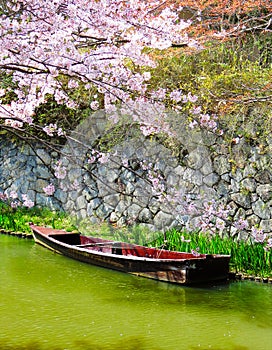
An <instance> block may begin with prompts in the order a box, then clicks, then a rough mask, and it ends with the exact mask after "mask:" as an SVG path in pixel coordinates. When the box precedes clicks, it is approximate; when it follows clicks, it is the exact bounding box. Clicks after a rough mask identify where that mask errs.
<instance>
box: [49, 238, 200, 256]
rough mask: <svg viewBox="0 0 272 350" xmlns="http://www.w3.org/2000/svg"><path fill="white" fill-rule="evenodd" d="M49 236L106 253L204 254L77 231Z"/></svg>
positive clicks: (138, 254)
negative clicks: (96, 236)
mask: <svg viewBox="0 0 272 350" xmlns="http://www.w3.org/2000/svg"><path fill="white" fill-rule="evenodd" d="M50 237H52V238H54V239H56V240H57V241H59V242H62V243H66V244H69V245H72V246H75V247H77V248H83V249H87V250H90V251H97V252H102V253H108V254H115V255H123V256H137V257H143V258H151V259H167V260H168V259H197V258H199V259H203V258H205V257H206V255H205V254H199V255H198V256H195V255H194V254H192V253H183V252H175V251H169V250H164V249H158V248H149V247H144V246H139V245H136V244H130V243H126V242H116V241H108V240H103V239H100V238H95V237H88V236H82V235H79V234H77V233H69V234H51V235H50Z"/></svg>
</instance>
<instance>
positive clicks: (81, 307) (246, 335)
mask: <svg viewBox="0 0 272 350" xmlns="http://www.w3.org/2000/svg"><path fill="white" fill-rule="evenodd" d="M0 349H1V350H3V349H5V350H11V349H16V350H23V349H24V350H43V349H46V350H47V349H50V350H64V349H67V350H87V349H88V350H114V349H121V350H123V349H124V350H147V349H148V350H167V349H168V350H179V349H182V350H184V349H186V350H196V349H216V350H246V349H247V350H251V349H252V350H270V349H272V285H268V284H261V283H257V282H245V281H242V282H231V283H227V284H217V285H211V286H202V287H194V288H191V287H181V286H176V285H169V284H167V283H163V282H156V281H152V280H149V279H144V278H140V277H136V276H132V275H127V274H123V273H120V272H115V271H110V270H107V269H103V268H98V267H95V266H90V265H87V264H84V263H80V262H77V261H74V260H72V259H69V258H66V257H63V256H60V255H57V254H55V253H53V252H51V251H49V250H47V249H45V248H43V247H41V246H38V245H37V244H35V243H34V242H33V241H32V240H24V239H20V238H16V237H12V236H5V235H0Z"/></svg>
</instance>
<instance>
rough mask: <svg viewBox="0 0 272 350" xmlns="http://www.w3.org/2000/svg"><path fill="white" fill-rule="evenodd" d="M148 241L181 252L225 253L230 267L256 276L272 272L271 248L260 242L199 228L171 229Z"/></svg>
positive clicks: (271, 274) (264, 275) (267, 274)
mask: <svg viewBox="0 0 272 350" xmlns="http://www.w3.org/2000/svg"><path fill="white" fill-rule="evenodd" d="M188 240H190V241H189V242H188ZM150 245H153V246H154V245H155V246H157V247H163V248H165V249H169V250H178V251H184V252H191V251H192V250H194V251H198V252H199V253H203V254H228V255H231V260H230V268H231V271H233V272H240V273H244V274H248V275H254V276H259V277H271V276H272V251H266V250H264V248H263V244H261V243H251V242H246V241H242V240H240V241H237V240H234V239H233V238H229V237H226V238H221V237H220V236H218V235H213V236H210V235H208V234H204V233H201V232H190V233H188V232H179V231H176V230H171V231H169V232H166V234H165V236H163V235H161V236H160V237H159V238H157V239H156V240H155V241H153V242H151V244H150Z"/></svg>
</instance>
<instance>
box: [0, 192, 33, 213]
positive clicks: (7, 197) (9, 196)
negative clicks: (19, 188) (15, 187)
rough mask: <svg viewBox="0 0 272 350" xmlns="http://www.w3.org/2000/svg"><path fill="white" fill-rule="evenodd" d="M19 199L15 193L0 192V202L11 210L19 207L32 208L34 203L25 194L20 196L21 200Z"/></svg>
mask: <svg viewBox="0 0 272 350" xmlns="http://www.w3.org/2000/svg"><path fill="white" fill-rule="evenodd" d="M19 197H20V196H19V194H18V193H17V192H15V191H10V192H9V193H7V192H0V201H3V202H5V203H8V204H9V205H10V206H11V208H14V209H15V208H17V207H20V206H23V207H26V208H32V207H33V206H34V204H35V203H34V202H33V201H32V200H31V199H29V198H28V196H27V195H26V194H22V195H21V199H20V198H19Z"/></svg>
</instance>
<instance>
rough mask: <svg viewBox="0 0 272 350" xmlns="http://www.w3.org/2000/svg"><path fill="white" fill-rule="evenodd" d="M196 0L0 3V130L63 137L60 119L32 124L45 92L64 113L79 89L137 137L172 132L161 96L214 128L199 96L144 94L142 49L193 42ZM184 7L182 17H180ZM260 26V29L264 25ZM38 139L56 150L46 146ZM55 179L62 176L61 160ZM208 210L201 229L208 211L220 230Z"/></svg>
mask: <svg viewBox="0 0 272 350" xmlns="http://www.w3.org/2000/svg"><path fill="white" fill-rule="evenodd" d="M193 3H194V4H195V3H196V2H195V1H193ZM202 3H203V2H199V6H198V7H195V5H194V4H192V7H190V8H189V7H188V6H187V7H186V4H185V2H182V1H181V2H176V1H165V2H161V1H157V0H150V1H142V0H132V1H121V0H103V1H101V0H53V1H52V0H20V1H15V0H11V1H1V2H0V48H1V50H0V74H2V75H4V76H5V77H9V79H10V86H7V85H5V86H0V129H2V130H6V131H9V132H11V133H15V134H16V135H19V136H20V137H22V138H26V137H28V136H31V138H32V139H35V137H36V139H39V137H37V136H35V135H36V134H35V132H34V133H33V132H31V130H37V131H38V132H39V133H44V135H46V136H48V137H60V138H61V137H64V138H67V139H69V138H71V135H70V134H69V130H64V129H63V128H61V127H60V126H59V124H60V123H59V122H58V121H57V122H55V121H54V122H50V121H49V123H47V124H40V123H39V122H38V121H39V118H38V116H37V115H36V112H37V109H38V108H39V106H41V105H44V104H46V102H47V101H48V99H50V98H51V99H52V98H53V99H54V101H56V103H58V104H60V105H65V106H66V107H67V108H68V109H70V110H73V109H74V110H77V109H80V105H79V103H78V99H76V98H74V92H75V91H76V90H77V89H78V90H80V91H84V93H85V94H87V95H89V100H90V108H91V109H92V110H97V109H100V108H103V109H104V110H105V111H106V113H107V116H108V119H109V120H110V121H111V123H113V124H114V123H118V121H119V118H120V111H121V114H122V115H124V114H125V115H126V116H127V117H128V120H129V122H130V123H131V124H133V123H134V124H138V125H139V127H140V130H141V131H142V133H143V134H144V135H145V136H148V135H151V134H156V133H162V132H163V133H166V134H167V135H170V136H173V135H174V130H171V125H170V124H169V123H167V118H166V114H167V113H166V107H165V102H167V105H168V106H171V107H172V108H173V109H174V110H175V111H180V110H182V109H183V106H184V105H186V108H187V110H189V112H190V114H191V116H192V119H191V124H190V125H189V127H191V128H194V127H196V126H197V125H199V126H202V127H206V128H208V129H209V130H211V131H212V132H218V133H219V134H220V133H221V131H220V130H219V129H218V123H217V117H216V116H211V115H209V114H207V113H204V112H203V113H202V110H201V106H199V105H198V104H197V99H198V98H197V96H194V95H193V94H191V93H186V94H184V93H183V92H182V91H179V90H174V91H168V90H167V89H158V90H152V89H151V87H150V84H149V81H150V78H151V74H150V69H151V68H154V67H155V65H156V63H155V61H154V60H152V58H151V55H149V54H148V53H149V50H151V49H152V50H154V49H155V50H164V49H167V48H170V47H177V46H187V47H191V48H192V49H200V48H201V46H200V41H201V40H200V38H197V39H198V40H196V39H195V38H194V37H192V36H191V35H190V31H191V29H194V28H199V26H201V25H202V24H203V23H204V22H203V20H204V19H205V16H206V13H207V11H206V8H204V7H203V6H204V5H203V4H202ZM187 5H190V4H189V3H188V4H187ZM193 5H194V6H193ZM188 11H189V12H190V15H189V16H188V15H185V14H186V13H187V12H188ZM203 16H204V17H203ZM264 25H265V24H264ZM266 25H267V28H268V22H267V23H266ZM239 28H240V27H239ZM232 29H233V28H232ZM237 30H238V29H237ZM239 30H240V29H239ZM216 32H217V33H216V34H217V37H223V36H224V37H226V35H227V34H226V27H222V28H218V29H216ZM214 33H215V32H214ZM228 33H230V31H229V32H228ZM11 85H12V86H11ZM154 111H155V112H156V113H154ZM154 115H156V116H159V117H156V118H154ZM73 141H75V140H74V139H73ZM45 144H46V145H47V146H48V147H51V148H53V147H55V145H54V143H52V142H48V141H46V143H45ZM90 154H91V155H92V156H91V157H90V161H92V158H94V160H97V159H98V158H99V161H100V162H104V161H107V155H105V154H103V153H101V152H99V151H98V150H95V149H94V150H90ZM123 162H124V160H123ZM148 171H149V170H148ZM149 173H150V174H152V176H151V177H150V178H149V182H150V183H151V184H152V185H153V187H154V188H155V190H156V191H157V192H158V191H159V192H161V194H163V189H164V187H163V186H162V185H161V184H160V179H159V177H156V176H155V174H154V173H153V172H151V171H149ZM55 175H56V176H57V177H59V178H61V177H62V176H65V169H63V168H62V166H61V164H58V165H57V166H56V169H55ZM54 190H55V187H54V185H53V184H50V185H48V186H47V187H45V188H44V191H45V193H47V194H48V195H52V194H53V193H54ZM164 197H165V198H167V196H164ZM24 200H25V201H26V197H25V199H24ZM189 205H190V204H188V206H189ZM188 206H187V208H188ZM211 208H213V212H212V213H211V212H210V210H211ZM206 209H207V210H206V214H205V216H204V218H205V220H204V219H203V220H204V221H205V225H206V224H207V220H208V219H207V218H209V217H210V216H213V217H217V218H219V219H220V220H217V225H218V227H219V226H220V227H223V226H224V222H225V221H226V214H225V212H224V213H223V214H222V213H221V212H222V209H221V208H219V209H215V208H214V207H213V206H211V205H210V206H209V207H207V208H206ZM204 210H205V208H204ZM217 210H218V212H220V213H218V212H217ZM207 213H208V214H209V215H210V216H209V215H208V214H207ZM204 221H203V222H204ZM208 221H209V220H208ZM203 225H204V224H203ZM207 225H208V224H207Z"/></svg>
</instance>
